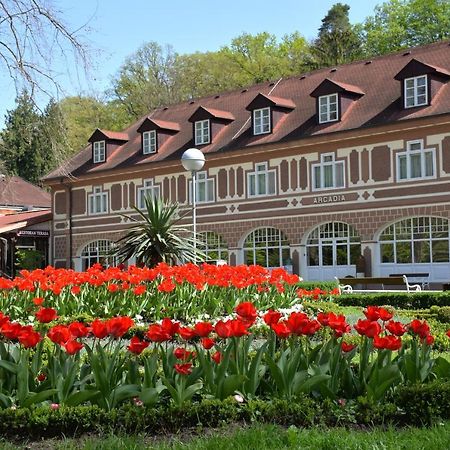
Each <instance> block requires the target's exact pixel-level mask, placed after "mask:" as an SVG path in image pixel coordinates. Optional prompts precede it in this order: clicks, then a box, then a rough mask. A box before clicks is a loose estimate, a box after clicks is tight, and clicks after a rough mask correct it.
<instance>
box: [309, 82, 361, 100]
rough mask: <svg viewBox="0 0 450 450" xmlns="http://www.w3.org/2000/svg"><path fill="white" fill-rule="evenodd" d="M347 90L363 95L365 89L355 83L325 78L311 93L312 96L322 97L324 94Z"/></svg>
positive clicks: (347, 91)
mask: <svg viewBox="0 0 450 450" xmlns="http://www.w3.org/2000/svg"><path fill="white" fill-rule="evenodd" d="M340 92H346V93H348V94H352V95H357V96H362V95H364V91H363V90H362V89H360V88H359V87H358V86H354V85H353V84H348V83H343V82H341V81H336V80H330V79H329V78H325V80H323V81H322V82H321V83H320V84H319V85H318V86H317V87H316V88H315V89H314V90H313V91H312V92H311V93H310V94H309V95H310V96H311V97H320V96H322V95H328V94H336V93H340Z"/></svg>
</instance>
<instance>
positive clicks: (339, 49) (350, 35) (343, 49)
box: [311, 3, 361, 68]
mask: <svg viewBox="0 0 450 450" xmlns="http://www.w3.org/2000/svg"><path fill="white" fill-rule="evenodd" d="M349 10H350V6H348V5H345V4H342V3H336V4H335V5H333V6H332V7H331V9H330V10H329V11H328V13H327V15H326V16H325V17H324V18H323V19H322V25H321V26H320V28H319V33H318V36H317V39H315V40H314V42H313V44H312V46H311V53H312V55H313V61H312V62H311V64H312V66H313V67H315V68H320V67H329V66H336V65H338V64H344V63H347V62H350V61H353V60H355V59H357V58H358V57H360V56H361V40H360V38H359V36H358V34H357V33H356V31H355V29H354V27H353V26H352V25H351V24H350V20H349V17H348V12H349Z"/></svg>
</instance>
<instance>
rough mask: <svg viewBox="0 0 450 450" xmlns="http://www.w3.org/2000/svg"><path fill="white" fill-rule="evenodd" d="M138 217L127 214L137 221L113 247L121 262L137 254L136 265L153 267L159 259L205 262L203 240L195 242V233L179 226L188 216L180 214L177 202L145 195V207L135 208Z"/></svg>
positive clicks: (171, 262)
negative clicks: (193, 235)
mask: <svg viewBox="0 0 450 450" xmlns="http://www.w3.org/2000/svg"><path fill="white" fill-rule="evenodd" d="M134 210H135V211H136V212H137V214H138V215H139V217H138V218H135V217H131V216H127V215H124V217H126V218H127V219H129V220H131V221H133V222H135V223H136V225H134V226H133V227H132V228H131V229H130V231H128V233H127V234H125V236H123V237H122V238H120V239H119V240H118V241H117V242H116V245H115V246H114V249H113V250H112V252H113V255H112V256H113V257H114V258H116V261H117V262H119V263H122V262H125V261H127V260H128V259H130V258H132V257H135V258H136V263H137V264H144V265H146V266H148V267H154V266H156V265H157V264H158V263H160V262H165V263H167V264H176V263H178V262H192V261H197V262H199V261H202V260H204V259H205V255H204V254H203V253H202V252H201V251H200V250H198V248H199V247H200V246H201V242H198V241H197V242H196V245H194V238H193V237H192V232H191V230H189V229H188V228H186V227H184V226H183V225H180V221H181V220H182V219H183V218H184V217H186V215H187V214H189V212H187V213H186V214H184V215H180V213H179V205H178V204H177V203H170V202H165V201H163V200H161V199H155V198H153V197H151V196H149V197H146V198H145V209H143V210H142V211H141V210H140V209H139V208H136V207H134Z"/></svg>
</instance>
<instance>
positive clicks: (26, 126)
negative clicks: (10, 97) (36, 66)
mask: <svg viewBox="0 0 450 450" xmlns="http://www.w3.org/2000/svg"><path fill="white" fill-rule="evenodd" d="M45 119H46V114H45V113H44V114H40V113H39V112H38V110H37V108H36V106H35V104H34V102H33V100H32V99H31V97H30V95H29V94H28V93H27V92H23V93H22V94H21V95H20V96H19V97H18V98H17V99H16V108H15V109H14V110H11V111H8V113H7V115H6V121H5V122H6V125H5V129H4V130H3V131H2V132H1V134H0V159H1V160H2V161H3V163H4V167H5V168H6V170H7V172H8V173H9V174H11V175H18V176H20V177H22V178H24V179H26V180H28V181H30V182H32V183H38V182H39V180H40V178H41V177H42V176H43V175H44V174H45V173H46V172H48V171H49V170H50V169H51V168H53V167H54V164H55V158H54V154H53V153H52V151H51V148H49V146H48V143H49V141H48V135H46V133H45V132H44V131H43V130H45V126H46V122H45Z"/></svg>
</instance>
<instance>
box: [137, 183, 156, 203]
mask: <svg viewBox="0 0 450 450" xmlns="http://www.w3.org/2000/svg"><path fill="white" fill-rule="evenodd" d="M137 196H138V198H137V204H138V208H139V209H145V208H146V206H145V198H146V197H153V198H154V199H156V198H159V196H160V189H159V186H156V185H155V184H154V182H153V180H144V186H142V187H140V188H139V189H138V191H137Z"/></svg>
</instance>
